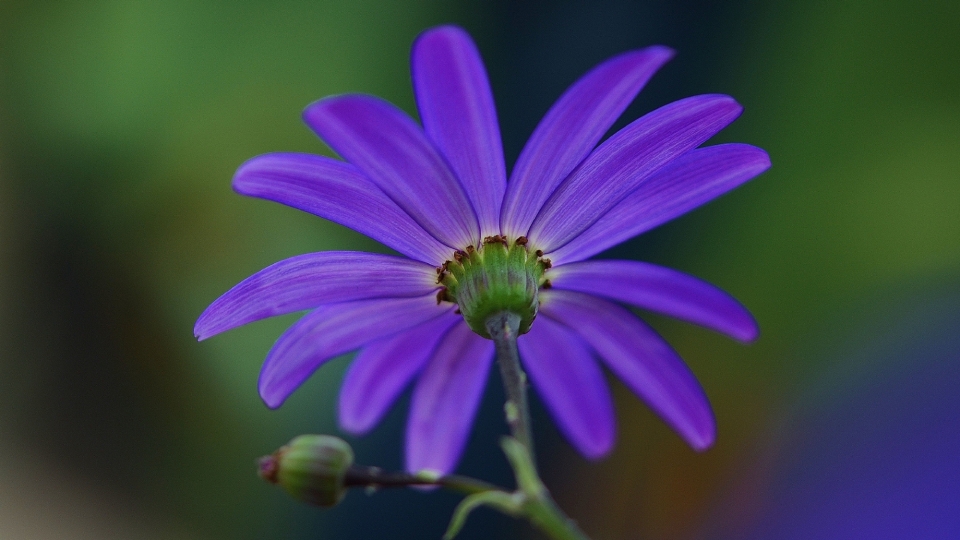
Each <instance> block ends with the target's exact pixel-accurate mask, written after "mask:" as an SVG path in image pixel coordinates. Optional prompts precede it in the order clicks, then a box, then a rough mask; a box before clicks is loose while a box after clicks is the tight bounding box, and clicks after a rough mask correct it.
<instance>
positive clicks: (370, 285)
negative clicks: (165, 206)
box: [193, 251, 438, 340]
mask: <svg viewBox="0 0 960 540" xmlns="http://www.w3.org/2000/svg"><path fill="white" fill-rule="evenodd" d="M436 278H437V275H436V271H435V270H434V269H433V268H432V267H430V266H427V265H425V264H423V263H419V262H415V261H411V260H409V259H401V258H400V257H392V256H390V255H377V254H374V253H363V252H356V251H324V252H322V253H307V254H305V255H298V256H296V257H291V258H289V259H286V260H283V261H280V262H278V263H276V264H272V265H270V266H268V267H266V268H264V269H263V270H261V271H259V272H257V273H256V274H254V275H252V276H250V277H248V278H247V279H245V280H243V281H241V282H240V283H238V284H237V285H236V286H234V287H233V288H232V289H230V290H229V291H227V292H226V293H224V294H223V296H221V297H220V298H217V299H216V300H215V301H214V302H213V303H212V304H210V307H208V308H207V309H206V311H204V312H203V314H202V315H200V318H199V319H197V324H196V326H195V327H194V329H193V332H194V334H195V335H196V336H197V338H198V339H200V340H204V339H207V338H208V337H210V336H214V335H216V334H219V333H220V332H225V331H227V330H230V329H231V328H236V327H238V326H241V325H244V324H247V323H250V322H253V321H259V320H260V319H265V318H267V317H274V316H276V315H284V314H286V313H293V312H294V311H303V310H305V309H313V308H315V307H317V306H319V305H321V304H331V303H334V302H347V301H352V300H363V299H366V298H391V297H407V296H423V295H425V294H429V293H430V291H433V290H436V289H437V287H438V285H437V279H436Z"/></svg>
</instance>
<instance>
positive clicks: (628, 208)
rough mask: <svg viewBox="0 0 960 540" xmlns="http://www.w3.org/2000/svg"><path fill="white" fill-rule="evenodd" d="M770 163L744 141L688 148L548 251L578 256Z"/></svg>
mask: <svg viewBox="0 0 960 540" xmlns="http://www.w3.org/2000/svg"><path fill="white" fill-rule="evenodd" d="M769 168H770V157H769V156H767V153H766V152H764V151H763V150H761V149H759V148H757V147H754V146H750V145H748V144H718V145H716V146H708V147H706V148H697V149H696V150H691V151H690V152H687V153H686V154H684V155H683V156H680V157H679V158H677V159H675V160H674V161H673V162H671V163H670V164H669V165H667V166H666V167H663V168H662V169H660V170H659V171H657V172H656V173H654V174H653V175H652V176H650V177H649V178H648V179H646V180H644V181H643V182H642V183H641V184H640V185H639V186H638V187H637V189H635V190H634V191H633V192H632V193H630V194H629V195H627V196H626V197H624V199H623V200H622V201H620V202H619V203H618V204H617V205H616V206H614V207H613V209H612V210H610V211H609V212H607V213H606V214H605V215H604V216H603V217H601V218H600V219H598V220H597V222H596V223H594V224H593V225H591V226H590V227H589V228H588V229H587V230H585V231H583V232H582V233H581V234H580V235H579V236H577V237H576V238H574V239H573V240H571V241H570V242H569V243H568V244H566V245H564V246H563V247H561V248H559V249H557V250H556V251H553V252H552V253H551V254H550V258H551V260H552V261H553V262H554V264H566V263H568V262H573V261H580V260H583V259H586V258H587V257H591V256H593V255H596V254H597V253H600V252H601V251H603V250H605V249H607V248H609V247H612V246H615V245H617V244H619V243H620V242H623V241H625V240H628V239H630V238H633V237H634V236H636V235H638V234H641V233H644V232H646V231H648V230H650V229H652V228H654V227H656V226H657V225H660V224H662V223H665V222H667V221H670V220H671V219H673V218H675V217H678V216H681V215H683V214H685V213H687V212H689V211H690V210H693V209H694V208H696V207H698V206H700V205H702V204H704V203H707V202H709V201H711V200H713V199H715V198H717V197H719V196H720V195H723V194H724V193H726V192H728V191H730V190H731V189H733V188H735V187H737V186H739V185H740V184H743V183H744V182H746V181H747V180H750V179H751V178H753V177H755V176H757V175H758V174H760V173H762V172H763V171H765V170H767V169H769Z"/></svg>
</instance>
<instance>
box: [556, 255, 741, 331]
mask: <svg viewBox="0 0 960 540" xmlns="http://www.w3.org/2000/svg"><path fill="white" fill-rule="evenodd" d="M550 283H551V285H553V287H554V288H556V289H565V290H570V291H578V292H582V293H587V294H592V295H595V296H603V297H606V298H609V299H611V300H616V301H618V302H624V303H627V304H632V305H634V306H637V307H641V308H644V309H649V310H651V311H657V312H660V313H664V314H666V315H670V316H671V317H676V318H678V319H683V320H685V321H689V322H692V323H694V324H699V325H701V326H705V327H707V328H710V329H713V330H716V331H717V332H720V333H723V334H726V335H728V336H730V337H732V338H734V339H738V340H740V341H753V340H754V339H756V337H757V334H758V333H759V331H760V329H759V328H758V327H757V321H756V320H754V318H753V316H752V315H750V312H749V311H747V308H745V307H743V305H742V304H740V302H737V300H736V299H735V298H733V297H732V296H730V295H729V294H727V293H726V292H724V291H723V290H721V289H719V288H717V287H715V286H713V285H711V284H709V283H707V282H706V281H703V280H700V279H697V278H695V277H693V276H691V275H689V274H684V273H683V272H678V271H676V270H672V269H670V268H664V267H662V266H657V265H655V264H649V263H644V262H639V261H584V262H578V263H573V264H566V265H563V266H560V267H556V268H554V269H552V270H551V271H550Z"/></svg>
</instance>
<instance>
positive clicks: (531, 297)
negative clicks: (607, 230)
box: [437, 235, 550, 338]
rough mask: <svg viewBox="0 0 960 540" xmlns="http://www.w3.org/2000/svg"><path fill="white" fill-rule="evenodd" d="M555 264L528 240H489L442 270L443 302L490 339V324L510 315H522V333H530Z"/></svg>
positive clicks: (439, 277)
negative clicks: (540, 295)
mask: <svg viewBox="0 0 960 540" xmlns="http://www.w3.org/2000/svg"><path fill="white" fill-rule="evenodd" d="M548 268H550V259H544V258H543V252H542V251H540V250H537V251H535V252H532V253H531V252H530V251H529V250H528V249H527V239H526V237H524V236H521V237H519V238H517V239H516V240H515V241H513V242H510V241H508V240H507V237H505V236H500V235H496V236H488V237H486V238H484V239H483V243H482V244H481V245H480V247H479V249H478V248H475V247H473V246H467V249H466V250H463V251H460V250H457V251H454V252H453V260H449V261H446V262H444V263H443V265H442V266H439V267H437V274H438V275H437V283H439V284H441V285H443V288H442V289H440V291H439V292H438V293H437V303H440V302H453V303H455V304H457V306H459V308H460V309H459V310H458V312H459V313H461V314H463V319H464V320H465V321H466V322H467V324H468V325H469V326H470V328H471V329H472V330H473V331H474V332H476V333H477V334H480V335H481V336H483V337H485V338H489V337H490V335H489V334H488V333H487V330H486V321H487V319H488V318H489V317H490V316H492V315H495V314H497V313H500V312H503V311H509V312H511V313H515V314H516V315H518V316H520V333H521V334H525V333H526V332H528V331H529V330H530V325H531V324H533V319H534V318H536V316H537V310H538V309H539V307H540V301H539V299H538V296H537V293H538V291H539V290H540V288H549V287H550V280H549V279H546V278H545V277H544V272H546V270H547V269H548Z"/></svg>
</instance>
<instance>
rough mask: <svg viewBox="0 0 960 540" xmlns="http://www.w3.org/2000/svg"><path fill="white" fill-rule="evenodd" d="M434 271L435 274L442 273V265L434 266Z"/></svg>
mask: <svg viewBox="0 0 960 540" xmlns="http://www.w3.org/2000/svg"><path fill="white" fill-rule="evenodd" d="M436 271H437V275H440V274H442V273H443V267H442V266H438V267H437V268H436Z"/></svg>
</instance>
